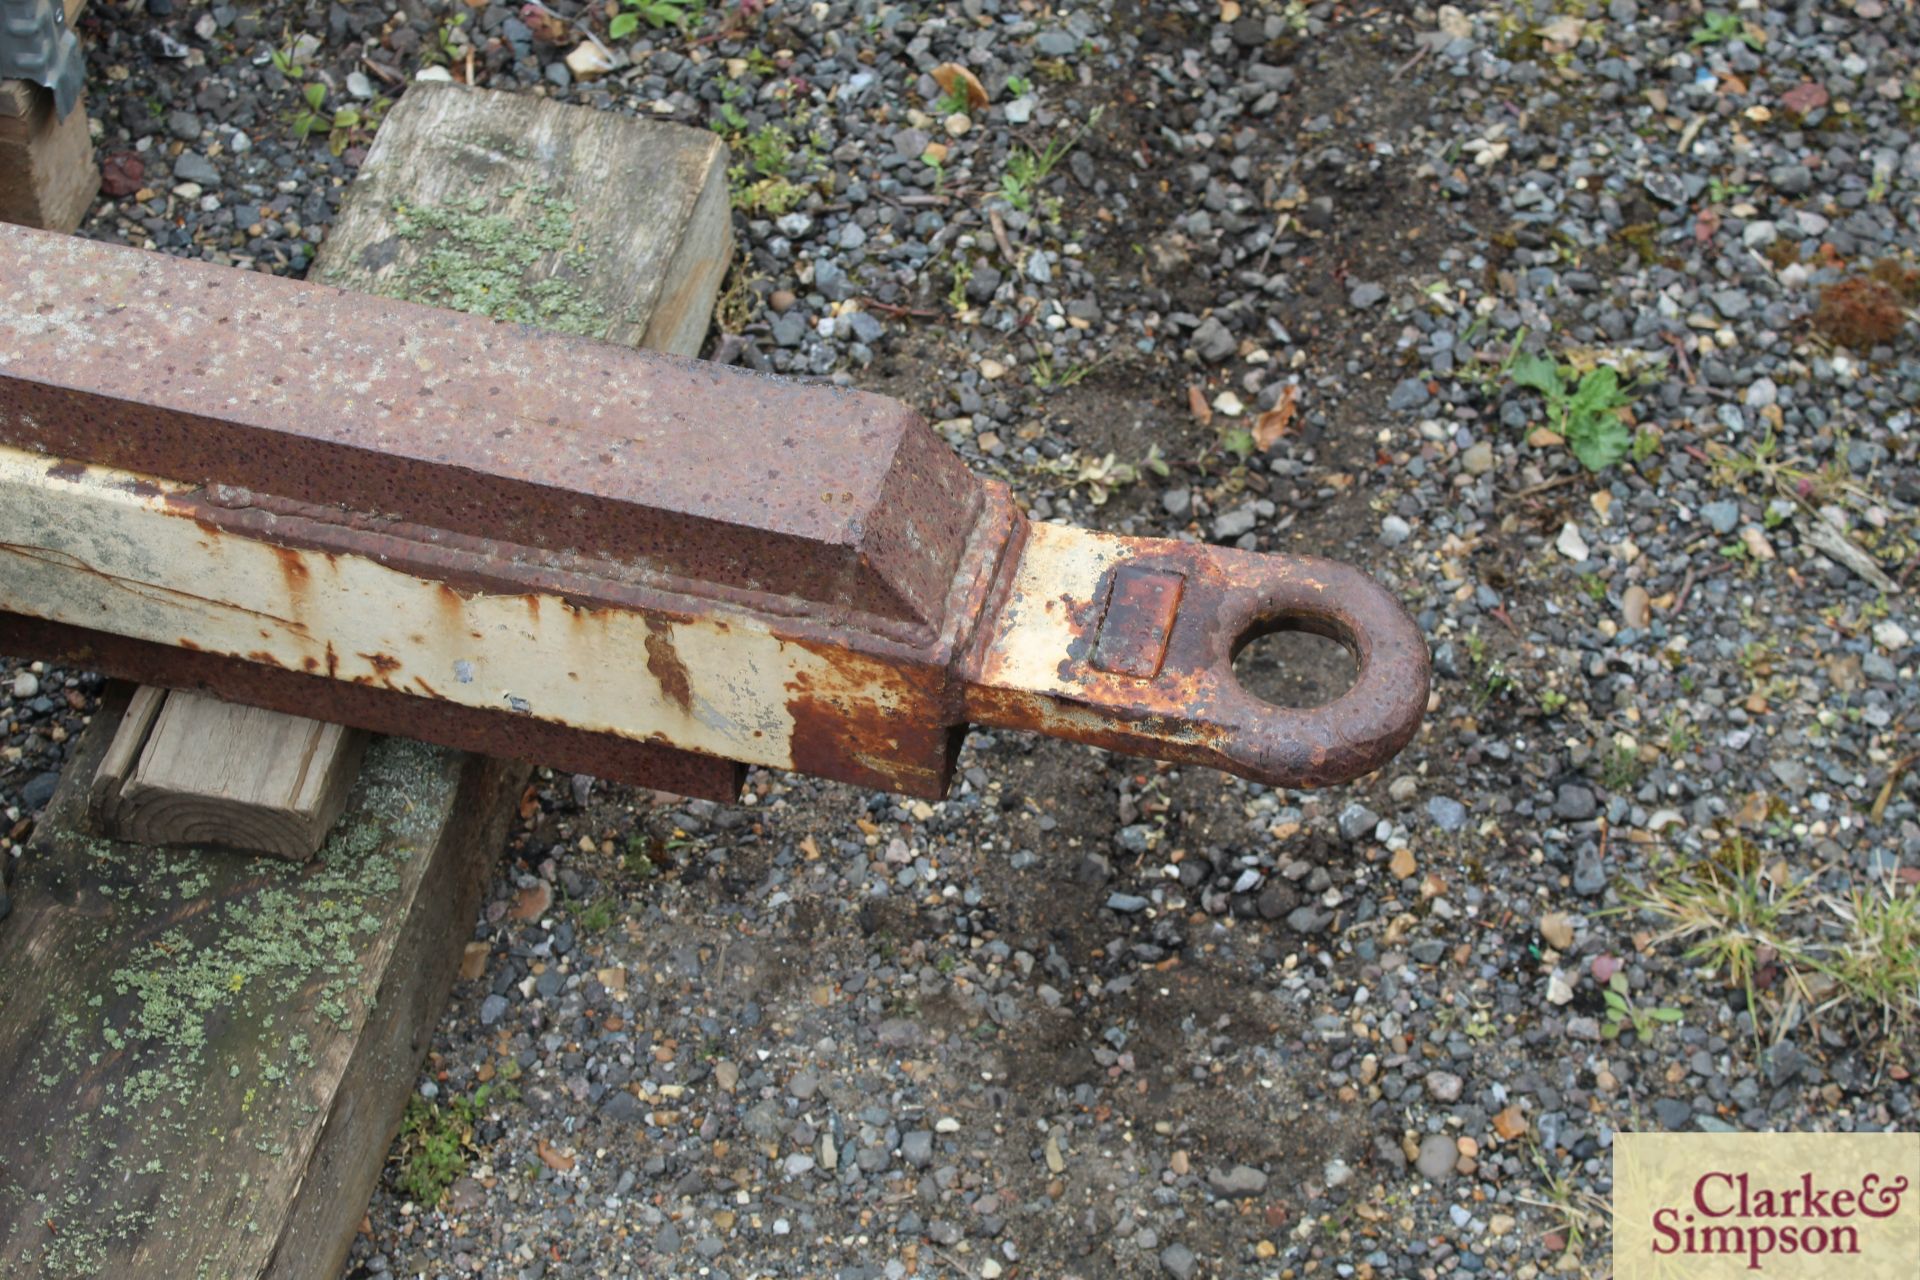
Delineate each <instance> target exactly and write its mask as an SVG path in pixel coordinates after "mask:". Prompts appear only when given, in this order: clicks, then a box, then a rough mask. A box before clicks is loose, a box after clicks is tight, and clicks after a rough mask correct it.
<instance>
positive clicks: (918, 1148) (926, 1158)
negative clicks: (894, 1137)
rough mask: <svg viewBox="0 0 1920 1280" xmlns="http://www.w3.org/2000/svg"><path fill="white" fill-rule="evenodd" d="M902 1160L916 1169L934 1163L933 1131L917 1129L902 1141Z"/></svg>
mask: <svg viewBox="0 0 1920 1280" xmlns="http://www.w3.org/2000/svg"><path fill="white" fill-rule="evenodd" d="M900 1158H901V1159H902V1160H905V1161H906V1162H907V1163H908V1164H910V1165H912V1166H913V1167H914V1168H916V1169H924V1168H926V1167H927V1166H928V1165H930V1164H932V1163H933V1131H932V1130H931V1129H915V1130H913V1131H912V1132H910V1133H908V1134H907V1135H906V1136H905V1137H903V1138H901V1139H900Z"/></svg>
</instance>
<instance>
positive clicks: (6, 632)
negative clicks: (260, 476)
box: [0, 613, 746, 801]
mask: <svg viewBox="0 0 1920 1280" xmlns="http://www.w3.org/2000/svg"><path fill="white" fill-rule="evenodd" d="M0 644H4V645H5V646H7V651H8V652H12V653H36V654H46V655H47V656H48V657H49V658H57V659H59V660H61V661H65V662H72V663H74V664H76V665H79V666H84V667H87V668H89V669H91V670H94V671H104V672H106V673H108V674H110V675H114V676H117V677H119V678H121V679H124V680H132V681H137V682H138V683H140V684H150V685H156V686H158V687H160V688H166V689H187V690H192V691H194V692H198V693H211V694H214V695H215V696H217V697H222V698H226V699H229V700H231V701H234V702H244V703H248V704H250V705H252V706H256V707H265V708H267V709H268V710H270V711H284V712H286V713H287V714H289V715H301V716H308V717H311V718H313V719H316V720H327V721H331V722H333V723H335V724H344V725H348V726H351V727H353V728H356V729H366V730H369V731H371V732H374V733H387V734H393V735H396V736H399V737H407V738H420V739H423V740H425V741H428V742H438V743H440V744H442V745H444V746H450V747H455V748H457V749H459V750H463V751H474V752H478V753H479V754H481V755H490V756H498V757H500V758H502V759H508V760H537V761H539V762H541V763H542V764H546V765H550V766H552V767H553V768H555V769H561V770H567V771H570V772H573V773H585V774H591V775H593V776H594V777H600V778H618V779H621V780H622V781H626V782H632V783H634V784H636V785H639V786H645V787H653V788H656V789H658V790H661V791H671V792H674V793H676V794H678V795H684V796H696V797H699V798H702V799H707V800H718V801H731V800H734V799H736V798H738V796H739V794H740V786H741V783H742V782H743V781H744V780H745V776H746V770H745V769H744V768H743V767H742V766H740V765H738V764H735V763H734V762H733V761H730V760H719V759H716V758H714V757H713V756H703V755H696V754H694V753H693V752H690V751H679V750H675V749H674V748H673V747H670V746H665V745H662V744H660V743H652V742H632V741H628V740H625V739H621V738H612V737H608V736H606V735H602V734H592V735H589V734H579V733H573V732H570V731H568V730H567V729H565V728H564V727H562V726H556V725H552V724H548V723H546V722H545V721H541V720H534V719H530V718H528V717H525V716H512V715H500V714H497V713H494V712H487V711H475V710H472V709H471V708H468V707H462V706H460V705H458V704H456V703H452V702H442V701H436V700H432V699H428V698H421V697H416V696H413V695H410V694H406V693H401V692H397V691H394V690H390V689H384V688H380V687H378V686H372V685H359V684H352V683H349V682H346V681H340V680H328V679H326V678H324V677H320V676H312V675H302V674H301V673H299V672H297V671H287V670H283V669H280V668H276V667H266V666H260V665H258V664H256V663H252V662H247V661H245V660H243V659H239V658H229V657H223V656H220V655H216V654H209V653H202V652H198V651H195V650H193V649H192V648H191V647H190V646H189V647H187V648H186V649H184V650H183V649H179V648H175V647H173V646H171V645H164V644H150V643H148V642H146V641H142V640H130V639H128V638H126V637H125V636H116V635H111V634H109V633H106V632H102V631H90V630H87V629H85V628H80V627H70V626H65V625H63V624H60V623H49V622H42V621H40V620H39V619H36V618H23V617H20V616H19V615H17V614H7V613H0Z"/></svg>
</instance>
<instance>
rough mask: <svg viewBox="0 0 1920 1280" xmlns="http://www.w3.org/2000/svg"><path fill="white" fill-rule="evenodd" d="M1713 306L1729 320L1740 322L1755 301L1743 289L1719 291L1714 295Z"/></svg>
mask: <svg viewBox="0 0 1920 1280" xmlns="http://www.w3.org/2000/svg"><path fill="white" fill-rule="evenodd" d="M1713 305H1714V308H1715V309H1716V310H1718V311H1719V312H1720V314H1721V315H1723V316H1725V317H1726V318H1727V319H1729V320H1738V319H1739V318H1740V317H1741V316H1743V315H1745V314H1747V310H1748V308H1750V307H1751V306H1753V300H1752V299H1751V298H1749V297H1747V295H1746V292H1745V291H1744V290H1741V289H1718V290H1715V292H1714V295H1713Z"/></svg>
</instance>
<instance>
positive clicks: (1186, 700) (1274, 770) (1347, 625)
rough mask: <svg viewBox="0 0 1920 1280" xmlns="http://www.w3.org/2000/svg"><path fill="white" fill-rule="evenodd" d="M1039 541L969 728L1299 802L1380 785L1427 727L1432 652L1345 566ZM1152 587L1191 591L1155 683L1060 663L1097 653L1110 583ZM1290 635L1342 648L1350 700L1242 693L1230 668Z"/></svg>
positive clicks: (1052, 531)
mask: <svg viewBox="0 0 1920 1280" xmlns="http://www.w3.org/2000/svg"><path fill="white" fill-rule="evenodd" d="M1034 532H1035V534H1036V535H1037V536H1036V542H1037V544H1038V545H1037V548H1036V550H1035V551H1033V552H1030V553H1029V556H1028V558H1027V563H1026V564H1024V565H1023V569H1022V572H1021V574H1020V576H1019V578H1018V579H1017V581H1016V586H1015V589H1014V591H1013V592H1012V593H1011V594H1010V595H1009V597H1008V599H1007V601H1006V603H1005V605H1004V608H1003V614H1002V618H1001V619H1000V622H999V624H998V630H997V634H996V635H995V636H994V638H993V639H992V640H991V641H990V642H989V643H988V644H987V645H986V646H985V647H984V648H983V649H982V650H980V651H979V653H978V654H977V655H976V659H975V660H976V662H977V666H975V667H974V668H972V669H971V671H970V686H969V690H968V700H967V709H968V714H969V715H970V717H971V718H973V719H974V720H977V721H980V722H983V723H987V724H994V725H1002V726H1007V727H1027V728H1038V729H1040V730H1041V731H1042V732H1046V733H1053V734H1057V735H1059V736H1061V737H1068V738H1074V739H1077V740H1079V741H1082V742H1088V743H1091V744H1094V745H1096V746H1102V747H1107V748H1109V749H1112V750H1116V751H1123V752H1127V753H1130V754H1136V755H1150V756H1156V757H1159V758H1161V759H1166V760H1176V761H1182V762H1189V763H1194V764H1203V765H1207V766H1209V767H1212V768H1217V769H1224V770H1226V771H1228V772H1231V773H1237V774H1240V775H1242V776H1244V777H1249V778H1254V779H1258V780H1261V781H1266V782H1271V783H1274V784H1276V785H1283V786H1295V787H1315V786H1328V785H1332V784H1334V783H1337V782H1344V781H1348V780H1350V779H1352V778H1355V777H1358V776H1360V775H1362V774H1364V773H1368V772H1371V771H1372V770H1374V769H1377V768H1379V767H1380V766H1381V765H1383V764H1385V763H1386V762H1387V761H1388V760H1390V759H1391V758H1392V757H1393V756H1394V755H1395V754H1396V753H1397V752H1398V751H1399V750H1400V749H1401V748H1402V747H1404V746H1405V745H1406V744H1407V742H1409V741H1410V740H1411V739H1412V737H1413V734H1414V732H1415V731H1416V730H1417V729H1418V728H1419V725H1420V720H1421V717H1422V715H1424V713H1425V711H1426V701H1427V692H1428V687H1429V679H1430V677H1429V669H1428V657H1427V649H1426V644H1425V642H1424V641H1423V640H1422V638H1421V636H1420V632H1419V629H1418V628H1417V627H1415V626H1414V624H1413V621H1412V619H1411V618H1409V617H1408V616H1407V614H1406V611H1405V610H1403V609H1402V608H1401V607H1400V605H1399V603H1398V602H1397V601H1395V600H1394V599H1393V597H1392V596H1391V595H1389V594H1388V593H1387V592H1386V590H1385V589H1384V588H1382V587H1381V586H1380V584H1379V583H1377V582H1375V581H1374V580H1373V579H1372V578H1370V577H1368V576H1367V575H1366V574H1364V573H1362V572H1361V571H1360V570H1358V569H1355V568H1353V567H1352V566H1351V565H1346V564H1341V563H1339V562H1338V561H1333V560H1323V559H1319V558H1318V557H1313V556H1274V555H1260V554H1256V553H1252V552H1245V551H1237V550H1233V549H1230V548H1225V547H1207V546H1196V545H1193V544H1190V543H1182V542H1171V541H1161V540H1157V539H1122V538H1113V537H1108V536H1105V535H1099V534H1091V533H1087V532H1085V531H1082V530H1076V529H1066V528H1062V527H1059V526H1040V527H1038V528H1036V529H1035V531H1034ZM1142 574H1162V575H1167V576H1172V577H1178V578H1180V579H1181V580H1182V590H1181V592H1180V599H1179V602H1178V606H1177V608H1176V610H1175V612H1174V614H1173V618H1172V625H1171V627H1170V629H1169V630H1168V632H1167V639H1166V647H1165V653H1164V657H1163V660H1162V663H1161V667H1160V670H1159V672H1158V674H1157V675H1156V676H1155V677H1154V678H1153V679H1151V680H1141V679H1139V678H1137V677H1134V676H1131V675H1126V674H1117V673H1113V672H1108V671H1103V670H1101V669H1100V668H1099V666H1098V665H1097V664H1096V663H1094V662H1091V661H1081V660H1078V659H1075V658H1071V657H1070V658H1068V659H1065V660H1064V661H1063V660H1062V659H1060V658H1059V657H1058V655H1060V654H1063V653H1071V652H1074V651H1085V650H1087V649H1089V648H1090V647H1092V646H1093V645H1094V644H1095V643H1097V640H1096V634H1097V628H1098V627H1099V626H1100V622H1099V620H1098V619H1097V617H1096V616H1095V615H1094V611H1093V610H1091V609H1089V608H1088V607H1087V603H1088V602H1090V601H1097V600H1099V599H1101V598H1102V596H1103V595H1104V594H1105V593H1106V592H1108V591H1110V590H1112V587H1111V585H1110V584H1111V583H1112V582H1113V581H1114V579H1115V578H1116V577H1120V576H1122V575H1124V576H1126V577H1129V578H1131V577H1135V576H1137V575H1142ZM1076 575H1078V576H1079V577H1080V578H1081V580H1082V581H1085V582H1087V583H1088V584H1089V585H1088V586H1086V587H1085V588H1083V593H1082V594H1074V593H1068V595H1067V596H1066V597H1065V598H1064V599H1063V598H1060V597H1058V596H1057V593H1056V591H1057V589H1056V584H1057V582H1058V581H1060V580H1061V579H1062V578H1065V579H1066V580H1069V581H1071V580H1072V579H1073V578H1074V577H1075V576H1076ZM1282 630H1303V631H1312V632H1315V633H1318V634H1320V635H1325V636H1328V637H1330V638H1331V639H1333V640H1336V641H1338V642H1339V643H1341V644H1342V645H1344V646H1346V648H1347V649H1348V650H1349V652H1351V653H1352V654H1353V656H1354V659H1355V665H1356V668H1357V670H1356V674H1355V678H1354V684H1353V686H1352V688H1350V689H1349V690H1348V691H1347V692H1346V693H1344V694H1342V695H1341V696H1340V697H1338V698H1336V699H1335V700H1333V701H1332V702H1330V703H1328V704H1326V705H1325V706H1321V707H1312V708H1285V707H1276V706H1274V705H1272V704H1270V703H1267V702H1265V701H1263V700H1261V699H1259V698H1257V697H1255V696H1254V695H1252V694H1251V693H1249V692H1247V690H1246V689H1245V688H1243V687H1242V686H1241V684H1240V682H1239V680H1238V678H1237V677H1236V676H1235V675H1234V672H1233V659H1234V656H1235V655H1236V654H1237V653H1238V652H1239V650H1240V649H1241V647H1243V646H1244V645H1246V644H1247V643H1249V642H1251V641H1252V640H1254V639H1255V638H1257V637H1259V636H1261V635H1264V634H1267V633H1270V632H1273V631H1282Z"/></svg>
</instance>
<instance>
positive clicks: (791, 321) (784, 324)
mask: <svg viewBox="0 0 1920 1280" xmlns="http://www.w3.org/2000/svg"><path fill="white" fill-rule="evenodd" d="M806 336H807V318H806V317H805V316H804V315H802V314H801V313H800V312H798V311H789V312H787V313H786V314H784V315H778V316H775V317H774V318H773V341H774V345H776V346H781V347H797V346H799V345H800V343H801V342H802V341H803V340H805V338H806Z"/></svg>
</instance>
